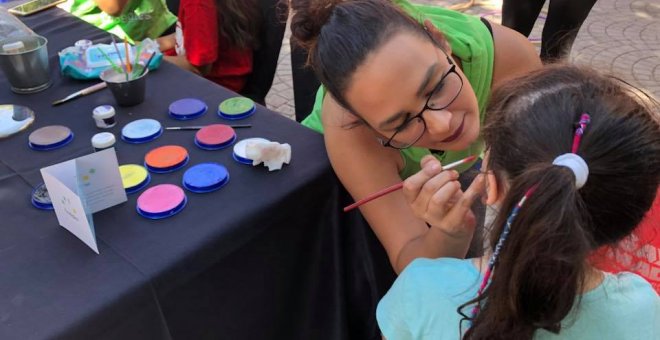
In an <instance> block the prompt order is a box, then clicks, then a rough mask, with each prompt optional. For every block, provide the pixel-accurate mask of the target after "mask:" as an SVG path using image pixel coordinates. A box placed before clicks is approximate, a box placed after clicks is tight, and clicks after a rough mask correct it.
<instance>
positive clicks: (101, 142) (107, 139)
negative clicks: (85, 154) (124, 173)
mask: <svg viewBox="0 0 660 340" xmlns="http://www.w3.org/2000/svg"><path fill="white" fill-rule="evenodd" d="M115 142H116V138H115V135H113V134H112V133H110V132H100V133H97V134H95V135H94V136H92V146H93V147H94V151H101V150H104V149H107V148H110V147H112V146H113V145H115Z"/></svg>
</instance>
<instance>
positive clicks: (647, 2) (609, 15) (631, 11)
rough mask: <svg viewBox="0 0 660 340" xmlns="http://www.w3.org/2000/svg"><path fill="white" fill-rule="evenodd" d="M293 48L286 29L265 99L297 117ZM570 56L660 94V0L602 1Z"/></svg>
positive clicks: (491, 1)
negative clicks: (271, 84) (292, 79)
mask: <svg viewBox="0 0 660 340" xmlns="http://www.w3.org/2000/svg"><path fill="white" fill-rule="evenodd" d="M574 1H578V0H574ZM413 2H416V3H424V4H433V5H438V6H450V5H456V4H461V3H463V1H456V0H413ZM500 8H501V0H484V1H477V2H476V4H475V5H474V6H473V7H471V8H470V9H468V10H467V11H466V12H467V13H471V14H475V15H486V16H487V17H488V19H490V20H491V21H494V22H498V23H499V22H500V16H499V10H500ZM544 12H545V10H544ZM542 14H543V13H542ZM542 27H543V20H537V22H536V26H535V28H534V31H533V32H532V34H531V36H530V38H540V36H541V34H540V32H541V29H542ZM290 52H291V50H290V48H289V32H288V30H287V32H286V34H285V37H284V42H283V44H282V51H281V53H280V59H279V63H278V69H277V73H276V75H275V81H274V83H273V87H272V88H271V91H270V92H269V94H268V97H267V98H266V103H267V105H268V106H269V107H270V108H271V109H273V110H275V111H278V112H281V113H282V114H283V115H285V116H287V117H289V118H292V119H293V118H294V101H293V85H292V82H291V58H290ZM571 60H572V61H573V62H575V63H578V64H584V65H590V66H592V67H595V68H597V69H600V70H605V71H608V72H612V73H614V74H616V75H618V76H620V77H621V78H623V79H625V80H627V81H629V82H631V83H632V84H634V85H636V86H639V87H640V88H642V89H644V90H646V91H647V92H649V93H650V94H652V95H654V96H655V98H658V99H660V1H658V0H639V1H637V0H599V1H598V2H597V3H596V5H595V6H594V8H593V9H592V11H591V13H590V14H589V17H588V18H587V20H586V21H585V23H584V25H583V26H582V29H581V30H580V32H579V33H578V36H577V39H576V41H575V44H574V45H573V50H572V52H571Z"/></svg>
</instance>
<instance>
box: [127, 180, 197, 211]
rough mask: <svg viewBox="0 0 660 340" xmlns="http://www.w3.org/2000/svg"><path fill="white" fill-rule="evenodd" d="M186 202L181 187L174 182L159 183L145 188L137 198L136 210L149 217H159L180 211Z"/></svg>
mask: <svg viewBox="0 0 660 340" xmlns="http://www.w3.org/2000/svg"><path fill="white" fill-rule="evenodd" d="M186 203H187V198H186V194H185V193H184V192H183V189H181V188H180V187H178V186H176V185H174V184H160V185H156V186H153V187H151V188H149V189H147V190H145V191H144V192H143V193H142V194H141V195H140V197H138V199H137V211H138V213H139V214H140V215H142V216H144V217H146V218H150V219H161V218H166V217H170V216H173V215H175V214H177V213H178V212H180V211H181V210H182V209H183V208H184V207H185V206H186Z"/></svg>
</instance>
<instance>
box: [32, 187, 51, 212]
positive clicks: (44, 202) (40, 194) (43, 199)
mask: <svg viewBox="0 0 660 340" xmlns="http://www.w3.org/2000/svg"><path fill="white" fill-rule="evenodd" d="M31 201H32V205H33V206H34V207H35V208H38V209H42V210H53V209H54V208H53V202H52V201H51V200H50V195H48V189H46V184H45V183H41V184H39V185H37V186H36V187H35V188H34V189H32V196H31Z"/></svg>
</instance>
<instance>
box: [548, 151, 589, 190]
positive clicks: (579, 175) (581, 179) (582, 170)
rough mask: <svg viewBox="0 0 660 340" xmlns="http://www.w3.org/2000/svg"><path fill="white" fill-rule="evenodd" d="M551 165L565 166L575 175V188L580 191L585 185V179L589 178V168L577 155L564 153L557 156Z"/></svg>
mask: <svg viewBox="0 0 660 340" xmlns="http://www.w3.org/2000/svg"><path fill="white" fill-rule="evenodd" d="M552 164H553V165H558V166H565V167H567V168H569V169H571V170H572V171H573V174H574V175H575V187H576V188H578V189H580V188H582V187H583V186H584V184H585V183H587V178H588V177H589V167H588V166H587V162H585V161H584V159H582V157H580V156H579V155H577V154H574V153H565V154H563V155H559V156H557V158H555V160H554V161H552Z"/></svg>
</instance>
